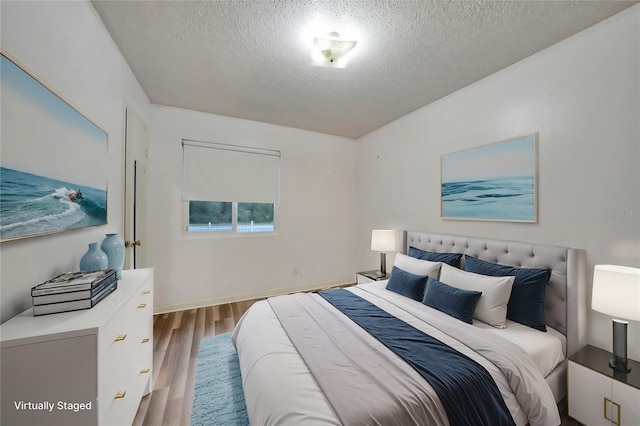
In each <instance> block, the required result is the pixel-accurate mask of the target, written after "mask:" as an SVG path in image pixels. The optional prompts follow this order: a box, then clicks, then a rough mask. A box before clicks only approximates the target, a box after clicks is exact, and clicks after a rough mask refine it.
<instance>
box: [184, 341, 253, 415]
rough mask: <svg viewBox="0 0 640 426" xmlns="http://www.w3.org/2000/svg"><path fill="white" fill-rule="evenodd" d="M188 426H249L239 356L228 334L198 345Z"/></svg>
mask: <svg viewBox="0 0 640 426" xmlns="http://www.w3.org/2000/svg"><path fill="white" fill-rule="evenodd" d="M191 425H192V426H205V425H206V426H248V425H249V418H248V417H247V407H246V405H245V402H244V393H243V391H242V377H241V376H240V365H239V364H238V354H237V353H236V349H235V348H234V347H233V344H232V343H231V333H226V334H220V335H218V336H215V337H212V338H209V339H203V340H202V341H201V342H200V349H199V350H198V362H197V363H196V380H195V393H194V396H193V408H192V411H191Z"/></svg>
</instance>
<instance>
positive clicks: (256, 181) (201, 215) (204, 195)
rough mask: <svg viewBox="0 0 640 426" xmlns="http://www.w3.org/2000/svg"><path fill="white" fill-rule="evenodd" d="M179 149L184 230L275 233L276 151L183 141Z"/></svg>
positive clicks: (276, 195) (277, 161) (277, 173)
mask: <svg viewBox="0 0 640 426" xmlns="http://www.w3.org/2000/svg"><path fill="white" fill-rule="evenodd" d="M182 147H183V151H182V153H183V163H182V200H183V202H184V203H185V204H186V206H187V208H186V209H185V210H186V211H187V214H186V215H185V216H186V230H187V231H188V232H226V233H254V232H273V231H274V230H275V215H276V206H277V204H278V200H279V196H280V152H279V151H271V150H264V149H260V148H248V147H240V146H235V145H225V144H216V143H206V142H197V141H191V140H183V141H182ZM221 200H225V201H221ZM227 200H228V201H227Z"/></svg>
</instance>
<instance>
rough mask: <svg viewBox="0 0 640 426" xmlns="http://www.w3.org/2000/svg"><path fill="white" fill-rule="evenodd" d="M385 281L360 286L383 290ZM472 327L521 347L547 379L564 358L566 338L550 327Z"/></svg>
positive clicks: (510, 324)
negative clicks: (543, 329)
mask: <svg viewBox="0 0 640 426" xmlns="http://www.w3.org/2000/svg"><path fill="white" fill-rule="evenodd" d="M387 281H388V280H384V281H377V282H374V283H367V284H361V285H366V286H372V287H377V288H385V286H386V285H387ZM473 326H474V327H478V328H481V329H483V330H488V331H490V332H491V333H494V334H496V335H497V336H501V337H503V338H505V339H507V340H509V341H510V342H511V343H515V344H516V345H518V346H519V347H521V348H522V349H523V350H524V351H525V352H526V353H527V354H529V356H530V357H531V359H532V360H533V363H534V364H535V365H536V367H538V370H540V373H542V376H543V377H547V376H548V375H549V373H551V372H552V371H553V369H554V368H556V367H557V366H558V364H560V363H561V362H562V361H564V360H565V358H566V355H565V347H566V337H565V336H564V335H563V334H561V333H560V332H559V331H557V330H554V329H553V328H551V327H547V332H546V333H544V332H542V331H538V330H534V329H533V328H531V327H527V326H526V325H522V324H520V323H517V322H514V321H511V320H507V323H506V328H496V327H492V326H490V325H489V324H487V323H484V322H482V321H479V320H477V319H474V320H473Z"/></svg>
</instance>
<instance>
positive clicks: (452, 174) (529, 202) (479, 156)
mask: <svg viewBox="0 0 640 426" xmlns="http://www.w3.org/2000/svg"><path fill="white" fill-rule="evenodd" d="M440 158H441V166H440V171H441V174H440V184H441V185H440V188H441V191H440V212H441V218H442V219H447V220H485V221H506V222H526V223H537V221H538V133H537V132H532V133H528V134H524V135H520V136H515V137H512V138H509V139H504V140H501V141H498V142H494V143H491V144H488V145H483V146H479V147H475V148H470V149H466V150H462V151H457V152H453V153H449V154H444V155H442V156H441V157H440Z"/></svg>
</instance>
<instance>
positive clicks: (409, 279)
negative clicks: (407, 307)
mask: <svg viewBox="0 0 640 426" xmlns="http://www.w3.org/2000/svg"><path fill="white" fill-rule="evenodd" d="M428 278H429V276H427V275H416V274H412V273H411V272H407V271H403V270H402V269H400V268H398V267H397V266H394V267H393V269H392V270H391V277H390V278H389V281H388V282H387V287H386V289H387V290H390V291H393V292H395V293H398V294H401V295H403V296H406V297H409V298H411V299H413V300H417V301H418V302H420V301H422V298H423V296H424V289H425V287H426V286H427V279H428Z"/></svg>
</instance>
